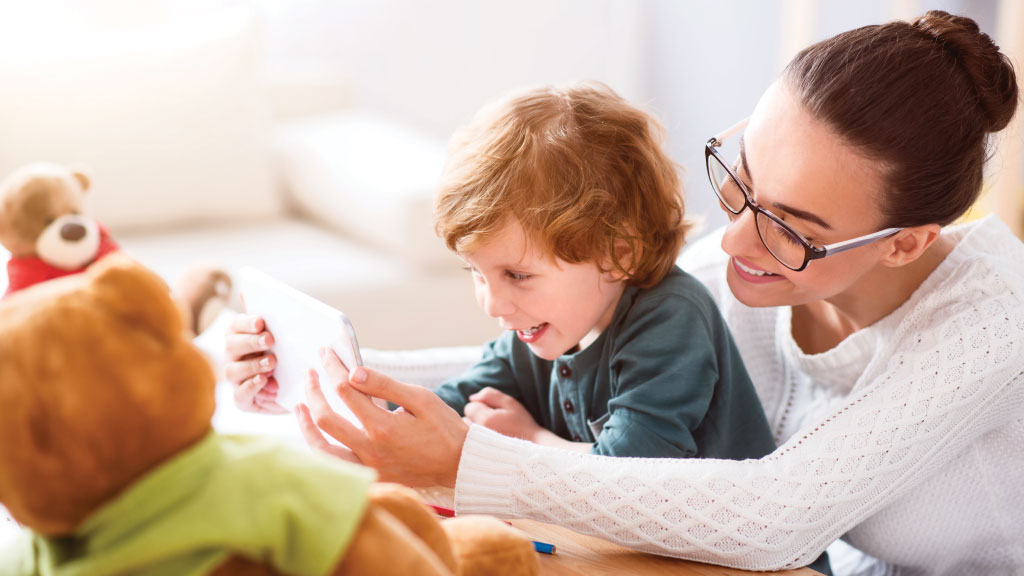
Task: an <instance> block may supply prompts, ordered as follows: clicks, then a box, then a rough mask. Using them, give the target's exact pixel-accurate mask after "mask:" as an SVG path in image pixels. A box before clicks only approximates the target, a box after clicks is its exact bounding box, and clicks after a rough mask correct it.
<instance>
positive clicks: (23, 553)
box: [0, 254, 539, 576]
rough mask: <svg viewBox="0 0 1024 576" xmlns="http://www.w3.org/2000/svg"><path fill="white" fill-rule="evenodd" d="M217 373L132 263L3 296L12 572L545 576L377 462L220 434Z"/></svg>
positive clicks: (6, 500)
mask: <svg viewBox="0 0 1024 576" xmlns="http://www.w3.org/2000/svg"><path fill="white" fill-rule="evenodd" d="M214 386H215V376H214V373H213V371H212V368H211V367H210V365H209V364H208V362H207V360H206V358H205V357H204V356H203V354H202V353H201V352H200V351H199V350H198V349H197V348H196V347H195V346H194V345H193V343H192V341H191V339H190V338H188V336H187V335H186V334H185V333H184V332H183V330H182V318H181V316H180V314H179V313H178V310H177V309H176V307H175V305H174V303H173V302H172V300H171V297H170V295H169V291H168V289H167V286H166V285H165V284H164V283H163V281H162V280H161V279H160V278H159V277H158V276H157V275H156V274H154V273H152V272H150V271H148V270H146V269H145V268H143V267H141V266H140V265H138V264H137V263H134V262H132V261H131V260H129V259H128V258H126V257H125V256H123V255H121V254H111V255H109V256H107V257H105V258H103V259H102V260H100V261H99V262H98V263H96V264H94V265H93V266H90V267H89V268H88V269H87V270H86V271H85V272H84V273H82V274H75V275H70V276H66V277H62V278H58V279H55V280H52V281H49V282H42V283H39V284H37V285H35V286H33V287H30V288H27V289H24V290H21V291H18V292H16V293H14V294H13V295H11V296H10V297H9V298H7V299H4V300H2V301H0V406H2V410H3V416H2V417H0V504H2V505H3V506H5V507H6V508H7V509H8V511H9V512H10V514H11V516H12V517H13V518H14V519H15V520H17V521H18V522H19V523H20V524H21V525H22V526H24V527H25V528H26V531H25V532H23V533H22V534H21V535H20V537H19V538H16V539H15V540H13V541H12V542H11V543H10V547H8V548H4V549H3V550H0V576H30V575H31V576H34V575H42V574H90V575H104V574H153V575H171V574H173V575H175V576H179V575H181V576H189V575H197V576H198V575H208V574H213V575H216V576H228V575H232V576H237V575H243V574H244V575H256V574H259V575H271V574H282V575H283V574H289V575H297V576H302V575H307V574H308V575H326V574H333V575H337V576H341V575H346V576H347V575H356V574H364V575H369V574H381V575H396V576H397V575H405V576H421V575H422V576H426V575H431V576H453V575H459V576H474V575H480V576H483V575H484V574H488V575H492V576H519V575H523V576H532V575H535V574H537V573H538V572H539V561H538V560H537V558H536V553H535V552H534V551H533V547H532V545H531V543H530V541H529V540H527V539H526V537H525V536H523V535H522V534H520V533H519V532H517V531H515V530H514V529H513V528H511V527H510V526H507V525H505V524H504V523H502V522H501V521H499V520H497V519H495V518H490V517H465V518H455V519H452V520H446V521H445V522H444V523H443V524H442V523H441V522H440V521H439V520H438V519H437V518H436V517H434V516H433V515H432V514H431V513H430V511H429V510H428V509H427V508H426V506H424V505H423V503H422V502H421V501H420V500H419V499H418V496H417V495H416V493H415V492H413V491H412V490H411V489H408V488H404V487H399V486H395V485H387V484H375V483H374V482H373V481H374V478H375V472H374V471H373V470H371V469H369V468H364V467H362V466H357V465H354V464H349V463H347V462H342V461H340V460H338V459H336V458H331V457H329V456H326V455H323V454H319V453H312V452H310V451H308V450H304V449H300V448H297V447H294V446H292V445H290V444H286V443H283V442H280V441H275V440H273V439H270V438H263V437H246V436H230V435H222V434H219V433H217V432H215V431H213V430H212V428H211V425H210V420H211V416H212V414H213V411H214Z"/></svg>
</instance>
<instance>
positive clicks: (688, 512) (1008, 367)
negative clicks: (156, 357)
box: [455, 217, 1024, 575]
mask: <svg viewBox="0 0 1024 576" xmlns="http://www.w3.org/2000/svg"><path fill="white" fill-rule="evenodd" d="M944 234H950V235H953V236H955V237H956V238H958V240H959V241H958V244H957V246H956V248H955V249H954V250H953V251H952V252H951V253H950V254H949V256H947V257H946V259H945V261H943V262H942V263H941V264H940V265H939V267H938V268H937V269H936V270H935V271H934V273H932V275H931V276H930V277H929V278H928V279H927V280H926V281H925V282H924V283H923V284H922V285H921V287H920V288H919V289H918V290H917V291H916V292H915V293H914V294H913V296H911V298H910V299H909V300H908V301H907V302H906V303H904V304H903V306H901V307H900V308H899V309H897V310H896V311H894V312H893V313H892V314H890V315H889V316H887V317H885V318H883V319H882V320H880V321H879V322H877V323H876V324H874V325H873V326H871V327H869V328H866V329H864V330H861V331H859V332H857V333H855V334H853V335H851V336H850V337H848V338H847V339H846V340H844V341H843V342H841V343H840V344H839V345H838V346H836V347H835V348H834V349H832V350H829V351H828V352H825V353H823V354H817V355H806V354H803V353H802V352H801V351H800V349H799V348H798V347H797V346H796V344H795V343H794V341H793V339H792V336H791V330H790V324H789V322H790V309H789V308H760V309H753V308H748V307H746V306H744V305H742V304H740V303H739V302H737V301H736V300H735V299H734V298H733V297H732V295H731V293H730V292H729V290H728V288H727V286H726V284H725V263H726V257H725V255H724V254H722V252H721V251H720V250H719V249H718V248H717V245H718V244H717V243H718V239H717V238H715V237H712V238H709V239H707V240H706V241H702V242H700V243H697V244H696V245H695V246H694V247H693V248H691V249H690V250H688V251H687V253H686V254H685V255H684V257H683V260H682V263H683V266H684V268H686V269H687V270H688V271H689V272H691V273H693V274H694V275H696V276H697V277H698V278H700V279H701V280H703V281H704V282H705V284H707V285H708V287H709V288H710V289H711V291H712V293H713V294H714V295H715V297H716V299H717V300H718V302H719V305H720V306H721V308H722V312H723V314H724V315H725V317H726V319H727V320H728V322H729V324H730V326H731V328H732V330H733V333H734V335H735V337H736V339H737V342H738V344H739V348H740V350H741V352H742V354H743V358H744V361H745V362H746V365H747V368H748V370H749V371H750V374H751V377H752V378H753V380H754V383H755V385H756V387H757V389H758V393H759V394H760V396H761V399H762V401H763V402H764V407H765V410H766V412H767V414H768V417H769V421H770V422H771V424H772V426H773V429H774V430H775V433H776V435H777V439H778V440H779V441H780V442H783V444H782V445H781V446H780V447H779V449H778V450H776V451H775V452H774V453H772V454H771V455H769V456H767V457H765V458H762V459H760V460H748V461H743V462H736V461H726V460H663V459H658V460H653V459H652V460H649V459H626V458H606V457H599V456H591V455H583V454H578V453H572V452H567V451H560V450H556V449H550V448H543V447H539V446H536V445H532V444H528V443H526V442H522V441H519V440H513V439H510V438H505V437H503V436H500V435H498V434H496V433H494V432H491V431H489V430H486V429H484V428H482V427H479V426H473V427H472V428H471V430H470V433H469V437H468V439H467V441H466V445H465V448H464V449H463V453H462V461H461V464H460V466H459V473H458V481H457V484H456V491H455V503H456V508H457V510H458V511H459V512H460V513H485V514H495V515H499V516H506V517H526V518H534V519H538V520H542V521H547V522H555V523H558V524H562V525H565V526H568V527H570V528H573V529H574V530H577V531H579V532H584V533H589V534H596V535H598V536H601V537H604V538H608V539H610V540H614V541H617V542H620V543H622V544H625V545H627V546H631V547H634V548H638V549H641V550H646V551H650V552H655V553H659V554H666V555H671V556H678V557H682V558H689V559H694V560H700V561H704V562H711V563H716V564H723V565H727V566H732V567H738V568H746V569H753V570H775V569H781V568H790V567H796V566H801V565H805V564H807V563H809V562H810V561H812V560H813V559H814V558H815V557H816V556H817V555H818V554H819V553H820V552H821V551H822V550H823V549H824V548H825V547H826V546H827V545H828V544H829V543H830V542H832V541H833V540H835V539H836V538H839V537H840V536H843V535H844V534H845V535H846V539H847V540H848V541H849V542H850V543H852V544H853V545H854V546H856V547H857V548H859V549H861V550H863V551H865V552H867V553H869V554H871V555H873V556H876V557H878V558H880V559H882V560H884V561H886V562H888V563H891V564H892V565H894V566H896V567H897V568H898V571H899V573H901V574H929V575H937V574H943V575H945V574H951V575H952V574H958V575H959V574H1024V245H1022V244H1021V243H1020V241H1018V240H1017V239H1016V238H1014V237H1013V235H1012V234H1011V233H1010V232H1009V231H1008V230H1007V229H1006V227H1005V226H1004V225H1003V224H1002V223H1001V222H999V220H998V219H996V218H994V217H989V218H986V219H984V220H982V221H979V222H976V223H972V224H968V225H964V226H960V227H956V228H951V229H947V230H945V231H944Z"/></svg>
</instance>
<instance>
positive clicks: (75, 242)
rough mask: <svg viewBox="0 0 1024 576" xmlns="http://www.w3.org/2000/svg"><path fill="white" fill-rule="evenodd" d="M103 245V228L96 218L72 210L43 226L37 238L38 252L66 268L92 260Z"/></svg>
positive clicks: (59, 266)
mask: <svg viewBox="0 0 1024 576" xmlns="http://www.w3.org/2000/svg"><path fill="white" fill-rule="evenodd" d="M99 249H100V229H99V225H98V224H97V223H96V221H95V220H93V219H91V218H87V217H85V216H80V215H78V214H68V215H66V216H61V217H60V218H57V219H56V220H54V221H53V222H51V223H50V225H49V226H47V227H46V229H45V230H43V233H42V234H40V235H39V239H38V240H36V254H37V255H38V256H39V258H40V259H42V260H43V261H44V262H46V263H47V264H50V265H51V266H55V267H57V268H60V269H62V270H77V269H78V268H81V267H83V266H85V265H86V264H88V263H90V262H92V261H93V260H94V259H95V258H96V254H97V252H99Z"/></svg>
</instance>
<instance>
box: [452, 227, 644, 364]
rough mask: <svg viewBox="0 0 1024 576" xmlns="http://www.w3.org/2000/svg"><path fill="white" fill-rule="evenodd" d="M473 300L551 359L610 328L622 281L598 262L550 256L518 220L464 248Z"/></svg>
mask: <svg viewBox="0 0 1024 576" xmlns="http://www.w3.org/2000/svg"><path fill="white" fill-rule="evenodd" d="M462 258H463V260H465V261H466V263H467V264H468V265H469V269H470V271H471V272H472V273H473V284H474V286H475V287H476V300H477V302H478V303H479V304H480V307H481V308H483V310H484V312H486V313H487V314H488V315H489V316H490V317H492V318H497V319H498V323H499V324H500V325H501V327H502V328H504V329H506V330H515V331H516V336H517V337H518V338H519V339H520V340H522V341H523V342H525V343H526V345H527V346H529V347H530V350H531V351H532V352H533V353H534V354H536V355H537V356H539V357H541V358H544V359H546V360H554V359H556V358H558V357H559V356H561V355H562V354H565V353H566V352H568V351H570V350H572V349H573V348H574V347H576V345H579V347H580V349H583V348H586V347H587V346H588V345H590V344H591V343H592V342H593V341H594V340H596V339H597V337H598V336H599V335H600V334H601V332H602V331H604V329H605V328H607V327H608V324H609V323H611V321H612V316H614V315H615V307H616V305H617V304H618V303H619V298H620V297H621V296H622V291H623V290H624V289H625V282H623V281H622V280H621V279H620V277H618V276H616V275H615V274H614V273H611V272H604V273H602V272H601V271H600V270H599V269H598V267H597V265H596V264H594V263H592V262H584V263H580V264H570V263H568V262H564V261H561V260H557V259H553V258H552V256H551V255H550V254H548V253H547V252H546V251H544V250H542V249H539V248H538V247H537V246H536V244H535V243H532V242H529V241H528V239H527V236H526V233H525V231H524V230H523V228H522V226H520V225H519V223H518V222H513V223H511V224H508V225H506V226H505V228H504V229H502V231H501V232H500V233H499V234H497V235H495V236H494V237H492V238H490V239H488V240H487V241H484V242H480V243H478V245H477V246H475V247H474V249H473V250H472V251H468V252H464V253H462Z"/></svg>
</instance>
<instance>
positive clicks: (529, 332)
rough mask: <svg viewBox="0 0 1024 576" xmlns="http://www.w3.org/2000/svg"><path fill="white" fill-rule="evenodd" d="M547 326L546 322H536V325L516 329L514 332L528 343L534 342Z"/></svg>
mask: <svg viewBox="0 0 1024 576" xmlns="http://www.w3.org/2000/svg"><path fill="white" fill-rule="evenodd" d="M547 327H548V323H547V322H544V323H542V324H538V325H537V326H533V327H531V328H527V329H526V330H516V334H518V335H519V339H520V340H522V341H523V342H526V343H527V344H529V343H530V342H536V341H537V340H539V339H540V337H541V336H543V335H544V331H545V330H546V329H547Z"/></svg>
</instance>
